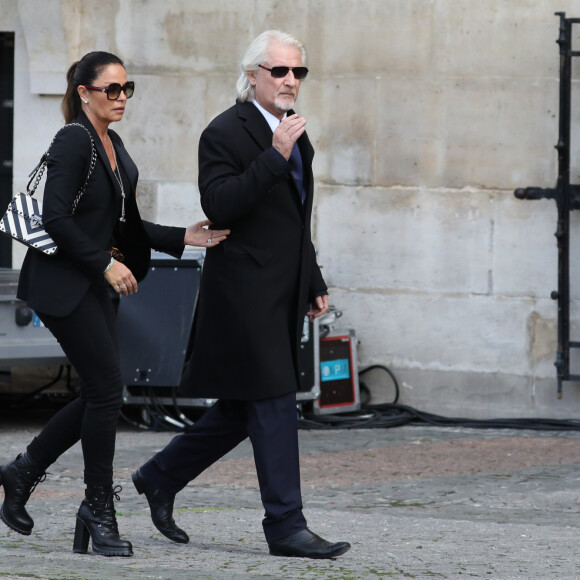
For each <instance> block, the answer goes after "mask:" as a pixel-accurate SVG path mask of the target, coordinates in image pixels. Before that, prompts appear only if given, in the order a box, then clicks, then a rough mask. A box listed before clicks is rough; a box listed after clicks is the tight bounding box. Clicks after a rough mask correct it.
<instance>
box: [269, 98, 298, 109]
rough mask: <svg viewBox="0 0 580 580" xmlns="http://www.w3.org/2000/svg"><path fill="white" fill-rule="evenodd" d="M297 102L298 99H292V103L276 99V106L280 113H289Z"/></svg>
mask: <svg viewBox="0 0 580 580" xmlns="http://www.w3.org/2000/svg"><path fill="white" fill-rule="evenodd" d="M295 102H296V97H292V101H290V102H289V101H287V100H282V99H279V98H278V97H276V98H275V99H274V106H275V107H276V108H277V109H278V110H279V111H289V110H290V109H291V108H292V107H294V103H295Z"/></svg>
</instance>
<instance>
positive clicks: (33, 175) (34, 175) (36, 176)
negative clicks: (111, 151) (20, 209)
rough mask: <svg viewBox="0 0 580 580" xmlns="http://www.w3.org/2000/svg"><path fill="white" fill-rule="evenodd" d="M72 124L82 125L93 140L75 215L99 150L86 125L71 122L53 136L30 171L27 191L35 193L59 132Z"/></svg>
mask: <svg viewBox="0 0 580 580" xmlns="http://www.w3.org/2000/svg"><path fill="white" fill-rule="evenodd" d="M72 125H74V126H77V127H82V128H83V129H84V130H85V131H86V132H87V134H88V136H89V139H90V140H91V163H90V165H89V171H88V173H87V178H86V179H85V182H84V183H83V185H82V187H81V188H80V189H79V191H78V193H77V195H76V197H75V199H74V201H73V204H72V210H71V215H74V213H75V211H76V209H77V205H78V204H79V201H80V200H81V197H82V196H83V194H84V193H85V188H86V187H87V183H88V182H89V179H90V177H91V174H92V172H93V170H94V169H95V165H96V163H97V150H96V148H95V142H94V141H93V136H92V135H91V133H90V131H89V130H88V129H87V128H86V127H85V126H84V125H81V124H80V123H69V124H68V125H65V126H64V127H61V128H60V129H59V130H58V131H57V132H56V135H55V136H54V137H53V138H52V141H51V143H50V145H49V146H48V149H47V150H46V153H45V154H44V155H43V156H42V157H41V159H40V162H39V163H38V165H37V166H36V167H35V168H34V169H33V170H32V171H31V172H30V175H29V176H28V177H30V181H29V182H28V185H27V186H26V191H27V192H28V194H29V195H34V194H35V192H36V188H37V187H38V184H39V183H40V180H41V179H42V176H43V174H44V170H45V169H46V165H47V162H48V156H49V153H50V148H51V147H52V144H53V143H54V141H55V139H56V138H57V136H58V134H59V133H60V132H61V131H62V130H63V129H66V128H67V127H70V126H72ZM33 180H34V184H33V185H32V188H31V187H30V184H31V183H32V181H33Z"/></svg>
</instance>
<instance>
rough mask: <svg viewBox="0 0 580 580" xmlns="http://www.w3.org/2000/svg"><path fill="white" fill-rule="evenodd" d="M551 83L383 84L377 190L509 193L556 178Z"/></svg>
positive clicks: (461, 81) (553, 83)
mask: <svg viewBox="0 0 580 580" xmlns="http://www.w3.org/2000/svg"><path fill="white" fill-rule="evenodd" d="M557 90H558V85H557V82H556V81H554V80H552V81H546V82H545V83H541V84H537V83H534V82H530V81H528V82H526V81H524V80H522V79H481V80H478V79H466V78H458V79H455V80H453V81H449V80H441V81H434V82H425V83H424V84H422V85H421V88H420V90H417V85H416V82H414V81H413V80H411V79H403V80H400V81H396V82H393V81H389V82H387V81H381V82H380V84H379V89H378V94H379V96H378V98H379V100H380V101H381V102H382V103H383V105H384V106H383V107H382V108H380V109H379V111H378V115H377V143H376V150H377V159H376V180H375V183H377V184H378V185H383V186H390V185H395V184H401V185H416V184H421V185H425V186H432V187H465V186H475V187H484V188H493V189H515V188H517V187H526V186H528V185H536V186H541V187H549V186H552V185H553V182H554V180H555V177H556V156H555V154H554V149H553V146H554V144H555V143H556V142H557V121H556V120H555V115H556V111H557V107H558V100H557V99H558V97H557Z"/></svg>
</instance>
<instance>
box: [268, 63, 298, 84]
mask: <svg viewBox="0 0 580 580" xmlns="http://www.w3.org/2000/svg"><path fill="white" fill-rule="evenodd" d="M258 66H259V67H260V68H263V69H264V70H269V71H270V74H271V75H272V76H273V77H274V78H275V79H283V78H284V77H285V76H286V75H287V74H288V73H289V72H290V71H292V74H293V75H294V78H295V79H297V80H299V81H301V80H302V79H305V78H306V75H307V74H308V69H307V68H306V67H305V66H273V67H272V68H268V67H267V66H263V65H261V64H259V65H258Z"/></svg>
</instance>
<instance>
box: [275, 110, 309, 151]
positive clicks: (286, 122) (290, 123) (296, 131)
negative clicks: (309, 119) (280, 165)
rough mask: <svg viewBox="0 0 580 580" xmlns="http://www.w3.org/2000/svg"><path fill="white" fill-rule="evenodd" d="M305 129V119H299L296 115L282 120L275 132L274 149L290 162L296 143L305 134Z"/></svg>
mask: <svg viewBox="0 0 580 580" xmlns="http://www.w3.org/2000/svg"><path fill="white" fill-rule="evenodd" d="M305 128H306V119H305V118H304V117H299V116H298V115H296V114H294V115H290V116H289V117H286V118H284V119H282V121H280V124H279V125H278V127H276V130H275V131H274V136H273V137H272V147H274V149H276V150H277V151H278V153H280V155H282V157H284V159H286V161H288V159H290V154H291V153H292V147H294V143H296V141H298V138H299V137H300V135H302V133H304V130H305Z"/></svg>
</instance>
